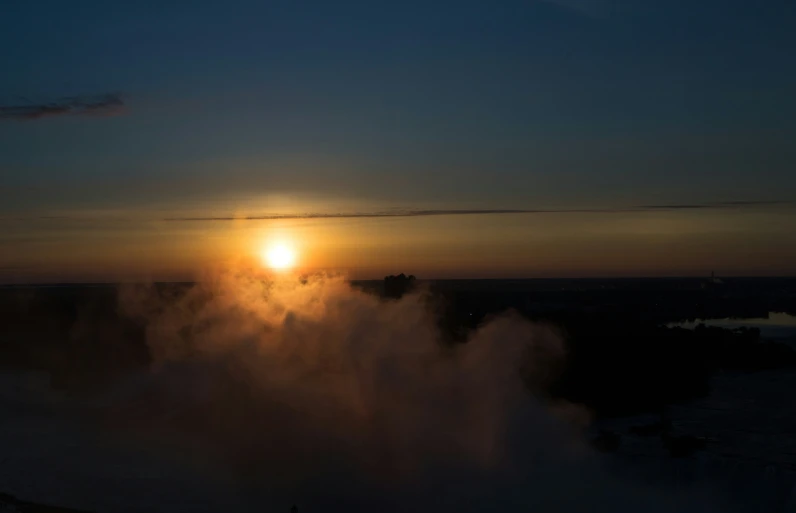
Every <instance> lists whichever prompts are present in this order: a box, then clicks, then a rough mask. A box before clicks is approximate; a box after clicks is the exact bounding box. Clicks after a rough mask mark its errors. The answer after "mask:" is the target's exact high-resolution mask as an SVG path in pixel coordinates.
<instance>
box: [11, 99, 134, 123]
mask: <svg viewBox="0 0 796 513" xmlns="http://www.w3.org/2000/svg"><path fill="white" fill-rule="evenodd" d="M124 107H125V103H124V100H123V99H122V97H121V96H120V95H119V94H115V93H107V94H101V95H93V96H67V97H63V98H58V99H57V100H54V101H51V102H39V103H33V102H24V103H17V104H13V105H0V120H3V119H5V120H33V119H42V118H47V117H53V116H109V115H116V114H119V113H121V112H122V111H123V110H124Z"/></svg>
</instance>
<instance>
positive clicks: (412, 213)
mask: <svg viewBox="0 0 796 513" xmlns="http://www.w3.org/2000/svg"><path fill="white" fill-rule="evenodd" d="M776 205H796V202H793V201H723V202H715V203H702V204H677V203H673V204H662V205H640V206H635V207H626V208H580V209H466V210H455V209H454V210H450V209H449V210H397V211H387V212H348V213H345V212H339V213H293V214H264V215H251V216H210V217H168V218H164V219H163V221H169V222H180V221H185V222H189V221H267V220H279V219H363V218H365V219H367V218H390V217H431V216H464V215H506V214H617V213H644V212H658V211H665V210H702V209H742V208H751V207H763V206H776Z"/></svg>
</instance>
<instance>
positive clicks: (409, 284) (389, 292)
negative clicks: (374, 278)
mask: <svg viewBox="0 0 796 513" xmlns="http://www.w3.org/2000/svg"><path fill="white" fill-rule="evenodd" d="M414 285H415V277H414V275H411V274H410V275H409V276H407V275H405V274H404V273H401V274H399V275H398V276H394V275H392V274H391V275H390V276H386V277H385V278H384V295H385V296H386V297H390V298H395V299H400V298H401V297H402V296H403V295H404V294H406V293H407V292H410V291H411V290H412V289H413V288H414Z"/></svg>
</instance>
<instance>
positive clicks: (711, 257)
mask: <svg viewBox="0 0 796 513" xmlns="http://www.w3.org/2000/svg"><path fill="white" fill-rule="evenodd" d="M794 27H796V3H794V2H793V1H790V0H770V1H765V2H760V1H752V0H749V1H736V0H723V1H719V0H699V1H694V0H691V1H684V0H683V1H680V0H613V1H611V0H594V1H589V0H522V1H520V0H517V1H514V0H506V1H500V2H484V1H478V2H476V1H467V0H459V1H455V2H448V1H444V2H442V1H437V2H419V1H418V2H414V1H405V2H394V3H387V2H372V1H370V2H365V1H361V2H360V1H357V2H345V1H340V2H330V1H305V2H296V1H290V2H287V1H285V2H277V1H270V2H263V1H256V2H255V1H251V2H249V1H226V2H217V1H208V0H194V1H185V2H168V1H158V2H155V1H151V2H150V1H139V2H109V1H91V0H83V1H81V2H63V1H56V0H52V1H44V0H40V1H34V0H7V1H5V2H2V5H1V6H0V47H2V48H4V49H5V50H4V51H3V52H0V75H1V76H2V78H1V79H0V106H3V107H6V108H22V107H24V108H26V109H29V110H30V111H35V112H38V113H39V114H41V115H40V116H38V117H35V118H33V116H30V117H31V119H18V117H14V116H11V115H9V114H8V113H9V112H11V110H8V109H6V110H5V111H2V112H5V113H6V115H4V116H0V281H19V280H56V281H57V280H71V279H102V280H104V279H116V278H119V279H121V278H124V277H128V278H129V277H133V276H135V277H139V276H157V277H165V278H168V277H176V276H178V275H180V276H182V275H185V274H186V273H191V272H193V271H195V270H196V269H199V268H202V267H204V266H207V265H217V264H219V263H221V262H225V261H226V260H228V259H229V258H238V257H243V256H245V255H251V254H256V253H257V252H258V248H259V246H261V245H262V244H263V241H264V240H268V239H270V238H274V237H276V236H279V237H284V238H288V239H290V240H291V241H293V242H294V243H295V244H296V245H298V246H300V247H301V248H302V262H303V263H304V264H305V265H306V266H308V267H312V268H343V269H348V270H350V271H351V272H352V273H353V274H354V275H355V276H357V277H372V276H373V277H375V276H381V275H383V274H384V273H385V272H401V271H405V272H413V273H415V274H418V275H420V276H424V277H426V276H427V277H454V276H461V277H477V276H483V277H493V276H495V277H496V276H516V277H523V276H591V275H600V276H604V275H639V274H645V275H683V274H706V273H709V272H710V270H713V269H715V270H716V271H717V272H719V273H725V274H745V275H762V274H796V221H794V219H795V218H796V216H794V215H793V214H794V213H796V207H795V206H794V204H792V203H788V202H793V201H796V144H794V141H796V95H795V94H794V91H796V58H794V55H796V30H794ZM85 95H89V96H85ZM102 95H119V98H120V99H121V100H122V101H123V103H124V105H123V107H119V106H114V108H112V109H104V108H102V109H96V112H94V111H92V110H91V109H83V110H77V109H73V108H72V109H62V110H58V111H57V112H53V111H46V109H44V107H43V106H46V105H48V104H53V103H58V102H60V104H63V102H64V101H66V102H67V103H68V102H70V101H72V100H64V98H69V97H84V98H88V97H91V98H96V97H101V96H102ZM114 98H115V96H114ZM80 101H82V100H80ZM92 101H93V100H92ZM37 109H38V110H37ZM26 112H27V111H26ZM660 207H667V208H660ZM682 207H692V208H682ZM693 207H699V208H693ZM507 209H515V210H548V211H552V212H543V213H516V214H507V213H495V212H492V211H494V210H507ZM450 210H468V211H473V210H477V211H482V212H481V213H472V212H470V213H467V215H464V214H457V215H433V216H428V215H418V214H422V213H423V212H425V213H429V212H428V211H435V212H433V213H439V211H450ZM562 210H563V211H566V212H562ZM572 210H577V212H573V211H572ZM420 211H423V212H420ZM484 211H489V212H484ZM380 212H390V213H392V214H401V216H396V217H390V218H382V217H349V218H338V219H328V218H317V217H314V218H309V219H308V218H306V215H305V214H307V213H313V214H317V213H321V214H337V213H344V214H350V213H358V214H372V213H380ZM267 214H286V215H296V214H298V215H297V216H296V217H297V218H293V219H281V220H248V221H242V220H238V221H226V220H205V221H196V220H184V219H185V218H197V217H200V218H225V217H237V218H240V217H245V216H263V215H267ZM405 214H411V215H410V216H409V217H403V215H405ZM175 219H182V220H175Z"/></svg>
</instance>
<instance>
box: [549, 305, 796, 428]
mask: <svg viewBox="0 0 796 513" xmlns="http://www.w3.org/2000/svg"><path fill="white" fill-rule="evenodd" d="M562 326H564V327H565V329H566V332H567V337H566V338H567V348H568V356H567V361H566V363H565V366H564V369H563V371H562V372H561V374H559V376H558V377H557V379H556V380H555V381H554V383H553V385H552V387H551V388H550V393H551V394H552V395H553V396H556V397H562V398H566V399H568V400H570V401H574V402H577V403H581V404H585V405H586V406H588V407H590V408H591V409H592V410H593V411H595V412H596V413H597V414H598V415H605V416H612V415H624V414H628V413H640V412H649V411H659V409H660V408H661V407H663V406H665V405H667V404H671V403H675V402H679V401H684V400H688V399H692V398H697V397H704V396H706V395H708V393H709V392H710V378H711V376H712V375H713V373H714V372H715V371H717V370H719V369H731V370H743V371H756V370H764V369H776V368H783V367H791V366H796V352H794V351H793V349H791V348H790V347H789V346H787V345H785V344H780V343H775V342H764V341H761V340H760V332H759V330H757V329H739V330H730V329H722V328H716V327H706V326H699V327H697V328H696V329H695V330H687V329H684V328H667V327H662V326H656V325H649V324H643V323H629V322H627V321H626V320H624V319H616V318H614V319H611V318H607V319H606V318H596V317H588V316H582V317H581V318H579V319H576V318H569V319H567V320H566V321H565V322H563V323H562Z"/></svg>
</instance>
